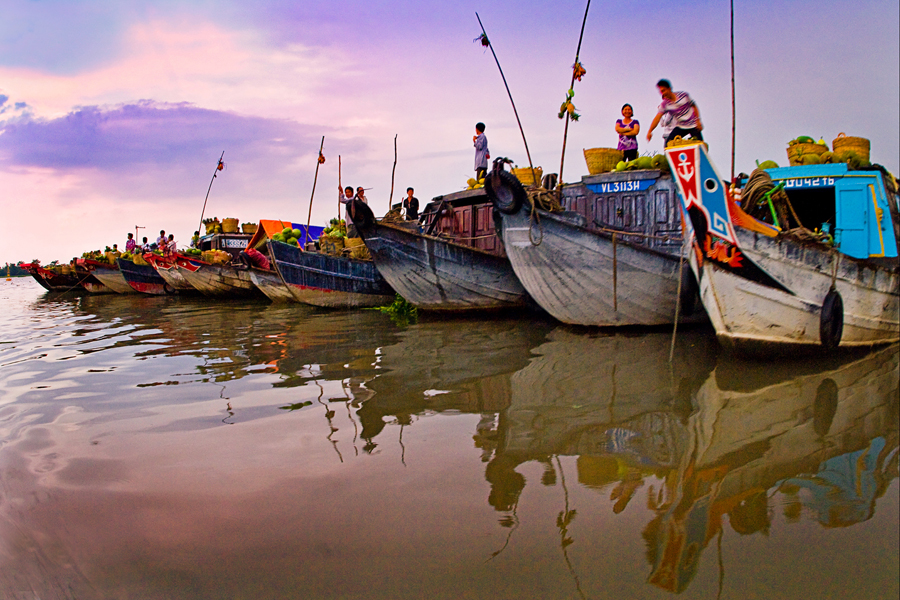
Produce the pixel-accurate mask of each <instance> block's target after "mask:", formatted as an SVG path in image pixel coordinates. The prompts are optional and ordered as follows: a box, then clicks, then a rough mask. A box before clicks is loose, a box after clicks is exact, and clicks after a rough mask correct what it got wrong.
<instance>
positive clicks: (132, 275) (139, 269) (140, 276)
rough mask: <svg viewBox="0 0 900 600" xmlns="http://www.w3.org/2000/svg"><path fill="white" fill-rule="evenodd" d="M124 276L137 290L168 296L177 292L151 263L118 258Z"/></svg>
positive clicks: (143, 292)
mask: <svg viewBox="0 0 900 600" xmlns="http://www.w3.org/2000/svg"><path fill="white" fill-rule="evenodd" d="M116 264H117V265H118V266H119V271H121V273H122V276H123V277H124V278H125V281H127V282H128V285H130V286H131V287H132V289H134V290H135V291H136V292H140V293H142V294H152V295H154V296H168V295H172V294H174V293H175V292H176V290H175V288H173V287H172V286H171V285H169V284H168V283H166V280H165V279H163V278H162V277H160V276H159V273H157V272H156V269H154V268H153V267H151V266H150V265H149V264H145V265H139V264H137V263H135V262H134V261H133V260H128V259H126V258H118V259H116Z"/></svg>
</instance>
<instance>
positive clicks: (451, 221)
mask: <svg viewBox="0 0 900 600" xmlns="http://www.w3.org/2000/svg"><path fill="white" fill-rule="evenodd" d="M493 210H494V205H493V204H491V201H490V200H489V199H488V197H487V194H486V193H485V191H484V189H477V190H464V191H461V192H455V193H453V194H447V195H445V196H438V197H436V198H434V199H433V200H432V201H431V202H429V203H428V204H426V205H425V209H424V210H423V211H422V214H421V216H420V217H419V227H420V228H421V231H422V232H423V233H426V234H428V235H434V236H440V237H443V238H449V239H450V240H451V241H453V242H455V243H457V244H462V245H464V246H469V247H471V248H476V249H478V250H483V251H485V252H489V253H491V254H494V255H497V256H506V253H505V252H504V250H503V246H502V245H501V243H500V238H498V237H497V233H496V231H495V229H494V217H493Z"/></svg>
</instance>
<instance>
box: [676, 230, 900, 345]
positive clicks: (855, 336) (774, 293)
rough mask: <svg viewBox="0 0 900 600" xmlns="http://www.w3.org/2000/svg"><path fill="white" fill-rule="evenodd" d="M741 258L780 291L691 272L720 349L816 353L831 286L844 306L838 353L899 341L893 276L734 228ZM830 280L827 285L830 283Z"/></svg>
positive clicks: (898, 293)
mask: <svg viewBox="0 0 900 600" xmlns="http://www.w3.org/2000/svg"><path fill="white" fill-rule="evenodd" d="M736 233H737V237H738V241H739V243H740V249H741V251H742V252H743V253H744V254H745V255H746V257H747V258H748V259H749V260H750V261H751V262H752V263H754V264H756V265H757V266H758V267H759V268H760V269H762V271H764V272H765V273H767V274H768V275H769V276H771V278H772V279H773V280H775V281H777V282H781V283H782V285H783V289H779V288H777V287H773V286H771V285H763V284H761V283H757V282H755V281H751V280H749V279H746V278H744V277H741V276H739V275H736V274H734V273H731V272H729V271H727V270H726V269H724V268H722V267H719V266H717V265H716V263H714V262H713V261H710V260H705V261H704V262H703V263H702V264H701V265H699V268H698V256H697V253H692V256H691V267H692V269H694V272H695V273H696V274H697V278H698V281H699V285H700V296H701V299H702V300H703V304H704V306H705V307H706V310H707V312H708V313H709V317H710V320H711V321H712V324H713V327H714V328H715V330H716V336H717V337H718V338H719V341H720V342H721V343H722V345H723V346H726V347H729V348H734V349H738V350H747V351H752V352H759V351H763V350H772V349H775V348H776V347H784V349H786V350H787V349H790V348H791V347H808V348H814V347H820V346H821V344H822V340H821V336H820V322H821V314H822V307H823V303H824V299H825V297H826V296H827V295H828V293H829V290H830V289H831V287H832V284H833V285H834V288H835V290H837V292H838V293H839V294H840V296H841V299H842V304H843V331H842V335H841V340H840V344H839V345H840V346H848V347H854V346H856V347H859V346H874V345H877V344H886V343H890V342H895V341H897V340H898V339H900V269H898V268H897V267H894V268H885V267H883V266H880V265H877V264H873V263H871V262H864V261H861V260H856V259H853V258H849V257H847V256H843V255H841V254H839V253H837V252H834V251H831V250H830V249H826V248H825V247H823V246H819V245H815V244H803V243H800V242H798V241H795V240H792V239H789V238H772V237H766V236H764V235H761V234H758V233H755V232H752V231H748V230H746V229H741V228H738V229H737V231H736ZM832 273H834V278H833V279H832Z"/></svg>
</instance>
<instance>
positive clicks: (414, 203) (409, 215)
mask: <svg viewBox="0 0 900 600" xmlns="http://www.w3.org/2000/svg"><path fill="white" fill-rule="evenodd" d="M414 191H415V190H413V189H412V188H411V187H410V188H406V198H404V199H403V209H404V210H405V211H406V220H407V221H418V220H419V199H418V198H416V197H415V196H413V192H414Z"/></svg>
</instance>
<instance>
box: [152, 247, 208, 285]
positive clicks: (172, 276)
mask: <svg viewBox="0 0 900 600" xmlns="http://www.w3.org/2000/svg"><path fill="white" fill-rule="evenodd" d="M176 260H177V259H176V258H174V257H171V258H170V257H164V256H156V255H153V256H151V257H150V258H149V259H148V262H149V263H150V265H151V266H152V267H153V268H154V269H156V272H157V273H158V274H159V276H160V277H162V278H163V280H164V281H165V282H166V283H167V284H169V285H170V286H171V287H172V288H174V289H175V290H176V291H177V292H178V293H179V294H185V293H197V290H196V289H195V288H194V286H192V285H191V284H190V282H189V281H188V280H187V279H185V277H184V274H183V273H182V272H181V271H180V270H179V269H178V265H177V264H176Z"/></svg>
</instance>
